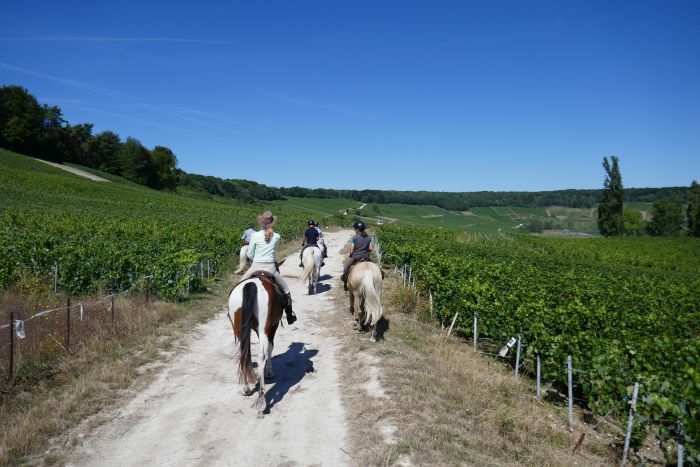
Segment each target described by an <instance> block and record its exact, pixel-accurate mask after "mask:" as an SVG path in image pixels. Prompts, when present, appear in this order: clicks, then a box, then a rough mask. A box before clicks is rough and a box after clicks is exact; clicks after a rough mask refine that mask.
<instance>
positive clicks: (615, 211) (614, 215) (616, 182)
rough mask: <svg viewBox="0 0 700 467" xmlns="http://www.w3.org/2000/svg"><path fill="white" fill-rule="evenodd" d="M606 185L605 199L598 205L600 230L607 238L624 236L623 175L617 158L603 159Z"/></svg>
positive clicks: (604, 190)
mask: <svg viewBox="0 0 700 467" xmlns="http://www.w3.org/2000/svg"><path fill="white" fill-rule="evenodd" d="M603 168H604V169H605V184H604V189H603V198H602V199H601V200H600V202H599V203H598V230H599V231H600V233H601V235H604V236H606V237H610V236H616V235H622V234H623V233H624V232H625V229H624V223H623V221H622V197H623V195H624V190H623V188H622V175H620V165H619V160H618V158H617V156H610V160H608V158H607V157H604V158H603Z"/></svg>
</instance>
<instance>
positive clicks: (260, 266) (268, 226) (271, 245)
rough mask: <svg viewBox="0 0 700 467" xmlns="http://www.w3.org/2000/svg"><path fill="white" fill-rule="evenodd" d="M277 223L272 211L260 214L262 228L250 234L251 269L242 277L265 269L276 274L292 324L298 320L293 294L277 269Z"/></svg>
mask: <svg viewBox="0 0 700 467" xmlns="http://www.w3.org/2000/svg"><path fill="white" fill-rule="evenodd" d="M276 223H277V216H273V215H272V212H270V211H265V212H264V213H262V214H261V215H259V216H258V224H260V230H258V231H257V232H255V233H253V234H252V235H251V236H250V246H249V247H248V258H250V259H251V260H252V261H253V264H251V265H250V269H248V271H246V273H245V274H243V276H242V277H241V282H242V281H244V280H246V279H250V277H251V276H252V275H253V273H254V272H256V271H265V272H267V273H269V274H270V275H272V276H274V278H275V283H276V284H277V285H278V286H280V287H281V288H282V290H284V293H285V294H286V295H285V297H284V298H285V300H283V302H286V303H282V305H283V306H284V312H285V313H286V314H287V323H289V324H292V323H294V321H296V320H297V317H296V315H295V314H294V311H293V310H292V294H291V293H290V292H289V286H288V285H287V283H286V282H285V280H284V279H283V278H282V274H280V272H279V270H278V269H277V259H276V257H275V253H276V252H277V247H278V246H279V244H280V234H278V233H276V232H274V231H273V230H272V228H273V227H274V226H275V224H276Z"/></svg>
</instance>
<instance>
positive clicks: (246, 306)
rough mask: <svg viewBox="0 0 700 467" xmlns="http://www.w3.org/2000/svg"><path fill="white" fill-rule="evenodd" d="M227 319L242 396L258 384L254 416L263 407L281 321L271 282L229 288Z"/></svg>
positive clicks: (257, 280)
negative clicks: (254, 341) (235, 349)
mask: <svg viewBox="0 0 700 467" xmlns="http://www.w3.org/2000/svg"><path fill="white" fill-rule="evenodd" d="M228 317H229V319H230V320H231V326H232V327H233V335H234V339H235V341H236V342H237V343H238V344H239V361H238V376H239V379H240V382H241V383H243V394H244V395H246V396H249V395H252V394H253V393H254V392H255V386H253V388H251V387H250V385H251V384H252V385H255V384H256V383H257V384H258V400H257V402H256V405H257V406H258V414H259V415H262V413H263V412H264V410H265V409H266V407H265V381H266V380H270V379H272V378H273V377H274V375H273V374H272V348H273V346H274V340H275V332H276V331H277V327H278V326H279V322H280V320H281V319H282V305H281V304H280V302H279V299H278V298H277V292H276V290H275V286H274V285H273V283H272V282H271V281H270V280H269V279H267V278H252V279H248V280H245V281H243V282H241V283H239V284H238V285H236V287H234V288H233V290H232V291H231V294H230V295H229V299H228ZM251 331H255V332H256V333H257V334H258V340H259V346H258V358H257V360H258V368H257V371H256V370H255V369H254V368H253V352H252V350H251V345H250V344H251V341H250V334H251Z"/></svg>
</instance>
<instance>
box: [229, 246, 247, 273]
mask: <svg viewBox="0 0 700 467" xmlns="http://www.w3.org/2000/svg"><path fill="white" fill-rule="evenodd" d="M247 261H248V245H243V246H242V247H241V249H240V251H239V252H238V269H236V270H235V271H233V273H234V274H240V273H242V272H243V270H245V266H246V263H247Z"/></svg>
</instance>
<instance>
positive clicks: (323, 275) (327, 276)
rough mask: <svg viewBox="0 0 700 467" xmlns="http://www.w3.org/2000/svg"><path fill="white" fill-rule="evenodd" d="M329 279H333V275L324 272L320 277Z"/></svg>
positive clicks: (324, 279)
mask: <svg viewBox="0 0 700 467" xmlns="http://www.w3.org/2000/svg"><path fill="white" fill-rule="evenodd" d="M328 279H333V276H332V275H330V274H322V275H320V276H319V277H318V280H319V281H327V280H328Z"/></svg>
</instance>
